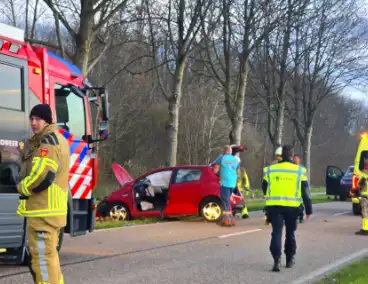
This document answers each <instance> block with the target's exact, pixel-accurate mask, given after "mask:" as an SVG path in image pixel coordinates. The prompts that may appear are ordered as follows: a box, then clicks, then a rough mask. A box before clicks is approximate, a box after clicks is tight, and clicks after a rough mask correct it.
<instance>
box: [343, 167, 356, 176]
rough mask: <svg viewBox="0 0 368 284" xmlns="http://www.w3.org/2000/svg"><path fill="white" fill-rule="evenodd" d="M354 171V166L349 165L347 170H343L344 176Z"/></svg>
mask: <svg viewBox="0 0 368 284" xmlns="http://www.w3.org/2000/svg"><path fill="white" fill-rule="evenodd" d="M353 173H354V167H349V168H348V170H347V171H346V172H345V176H351V175H353Z"/></svg>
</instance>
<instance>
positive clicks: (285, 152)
mask: <svg viewBox="0 0 368 284" xmlns="http://www.w3.org/2000/svg"><path fill="white" fill-rule="evenodd" d="M292 156H294V148H293V146H291V145H284V146H283V147H282V159H283V160H290V159H291V157H292Z"/></svg>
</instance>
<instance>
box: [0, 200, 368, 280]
mask: <svg viewBox="0 0 368 284" xmlns="http://www.w3.org/2000/svg"><path fill="white" fill-rule="evenodd" d="M314 208H315V214H314V215H313V218H312V219H311V220H310V221H309V222H306V223H304V224H301V225H299V227H298V230H297V242H298V251H297V264H296V266H295V267H294V268H292V269H286V268H283V269H282V271H281V272H280V273H274V272H271V271H270V268H271V264H272V259H271V256H270V254H269V250H268V247H269V241H270V233H271V228H270V227H269V226H264V225H263V214H262V212H253V213H251V218H250V219H248V220H241V221H239V222H238V223H237V226H236V227H234V228H222V227H218V226H217V225H215V224H211V223H204V222H202V221H182V222H170V223H161V224H152V225H141V226H135V227H127V228H120V229H110V230H104V231H97V232H94V233H93V234H89V235H87V236H83V237H78V238H69V237H67V236H66V237H65V242H64V246H63V248H62V252H61V255H60V259H61V263H62V270H63V273H64V277H65V283H67V284H69V283H70V284H78V283H90V284H93V283H99V284H100V283H104V284H110V283H119V284H123V283H134V284H140V283H142V284H143V283H144V284H146V283H150V284H153V283H160V284H164V283H175V284H181V283H185V284H189V283H193V284H200V283H208V282H213V283H226V284H227V283H273V284H276V283H295V284H297V283H312V282H310V281H309V279H312V278H313V276H315V275H318V274H321V273H323V272H327V271H329V270H330V269H331V268H334V267H336V266H337V265H338V264H339V263H340V264H341V263H342V262H344V261H347V260H349V259H351V258H353V257H356V256H360V255H362V253H366V252H368V249H367V241H368V237H365V236H356V235H354V232H355V231H356V230H358V229H359V228H360V222H361V218H360V217H357V216H353V215H352V214H351V213H350V212H351V203H350V202H331V203H325V204H317V205H315V207H314ZM283 262H284V259H283ZM0 283H2V284H9V283H14V284H15V283H25V284H26V283H32V281H31V277H30V274H29V273H28V270H27V268H26V267H17V266H1V267H0Z"/></svg>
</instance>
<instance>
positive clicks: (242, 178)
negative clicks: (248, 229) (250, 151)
mask: <svg viewBox="0 0 368 284" xmlns="http://www.w3.org/2000/svg"><path fill="white" fill-rule="evenodd" d="M237 187H238V189H239V190H240V191H241V192H242V193H243V195H244V197H245V196H247V197H248V196H249V193H251V196H252V199H254V193H253V192H252V191H251V189H250V186H249V178H248V175H247V172H246V171H245V169H244V168H243V167H241V168H240V171H239V174H238V180H237ZM241 215H242V218H243V219H246V218H248V217H249V215H248V207H247V204H246V203H245V206H244V208H243V210H242V212H241Z"/></svg>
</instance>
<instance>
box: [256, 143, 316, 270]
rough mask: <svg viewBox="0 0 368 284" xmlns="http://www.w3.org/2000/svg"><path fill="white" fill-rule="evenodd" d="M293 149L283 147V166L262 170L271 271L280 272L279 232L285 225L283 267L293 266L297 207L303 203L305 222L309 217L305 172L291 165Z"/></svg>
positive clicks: (308, 193)
mask: <svg viewBox="0 0 368 284" xmlns="http://www.w3.org/2000/svg"><path fill="white" fill-rule="evenodd" d="M293 155H294V153H293V149H292V147H291V146H288V145H286V146H283V148H282V162H279V163H278V164H274V165H270V166H268V167H266V168H264V176H263V182H262V190H263V193H264V194H265V195H266V197H267V199H266V206H267V210H268V215H269V218H270V222H271V224H272V238H271V244H270V252H271V254H272V256H273V259H274V265H273V268H272V271H280V265H281V261H280V259H281V247H282V229H283V224H284V222H285V227H286V239H285V250H284V252H285V255H286V267H287V268H291V267H293V265H294V264H295V254H296V240H295V231H296V228H297V218H298V210H299V206H300V204H301V202H302V200H303V201H304V205H305V208H306V214H307V216H306V217H307V220H309V218H310V215H311V214H312V201H311V197H310V192H309V185H308V178H307V176H306V170H305V168H304V167H301V166H300V165H296V164H295V163H294V162H293Z"/></svg>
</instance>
